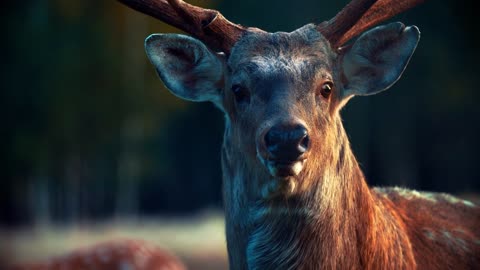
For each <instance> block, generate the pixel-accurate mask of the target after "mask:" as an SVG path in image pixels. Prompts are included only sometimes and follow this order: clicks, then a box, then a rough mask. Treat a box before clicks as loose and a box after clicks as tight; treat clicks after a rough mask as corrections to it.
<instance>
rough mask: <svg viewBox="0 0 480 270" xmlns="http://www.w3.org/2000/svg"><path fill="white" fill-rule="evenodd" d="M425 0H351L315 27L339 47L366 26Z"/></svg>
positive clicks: (333, 44)
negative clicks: (333, 15) (329, 18)
mask: <svg viewBox="0 0 480 270" xmlns="http://www.w3.org/2000/svg"><path fill="white" fill-rule="evenodd" d="M424 1H425V0H353V1H352V2H350V3H349V4H348V5H347V6H346V7H345V8H343V9H342V10H341V11H340V12H339V13H338V14H337V15H336V16H335V17H333V18H332V19H331V20H329V21H327V22H323V23H321V24H319V25H318V27H317V29H318V31H320V32H321V33H322V34H323V35H324V36H325V37H326V38H327V39H328V40H329V41H330V44H331V45H332V47H340V46H341V45H343V44H345V43H346V42H347V41H349V40H350V39H352V38H354V37H356V36H357V35H359V34H361V33H362V32H363V31H365V30H367V29H368V28H370V27H372V26H375V25H376V24H378V23H380V22H382V21H385V20H388V19H389V18H391V17H393V16H395V15H397V14H399V13H402V12H403V11H405V10H407V9H410V8H412V7H414V6H416V5H417V4H420V3H422V2H424Z"/></svg>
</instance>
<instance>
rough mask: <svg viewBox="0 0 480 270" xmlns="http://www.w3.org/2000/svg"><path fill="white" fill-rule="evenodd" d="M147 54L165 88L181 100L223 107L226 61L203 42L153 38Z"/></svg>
mask: <svg viewBox="0 0 480 270" xmlns="http://www.w3.org/2000/svg"><path fill="white" fill-rule="evenodd" d="M145 50H146V52H147V56H148V58H149V59H150V62H152V64H153V65H154V66H155V68H156V70H157V73H158V75H159V76H160V79H162V81H163V83H164V84H165V86H166V87H167V88H168V90H170V92H172V93H173V94H174V95H176V96H177V97H179V98H182V99H186V100H190V101H212V102H213V103H215V104H217V105H219V101H220V93H221V91H222V89H223V70H224V68H223V67H224V65H223V62H222V61H223V60H222V58H221V56H219V55H217V54H215V53H213V52H212V51H210V50H209V49H208V48H207V47H206V46H205V44H203V43H202V42H201V41H199V40H197V39H194V38H192V37H189V36H185V35H179V34H153V35H150V36H149V37H148V38H147V39H146V40H145Z"/></svg>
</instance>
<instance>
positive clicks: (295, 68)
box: [119, 0, 480, 269]
mask: <svg viewBox="0 0 480 270" xmlns="http://www.w3.org/2000/svg"><path fill="white" fill-rule="evenodd" d="M119 1H120V2H121V3H123V4H125V5H127V6H129V7H131V8H133V9H135V10H137V11H139V12H141V13H144V14H147V15H150V16H153V17H154V18H156V19H159V20H160V21H163V22H164V23H167V24H170V25H172V26H174V27H177V28H179V29H180V30H183V31H184V32H186V34H169V33H167V34H152V35H150V36H149V37H147V38H146V40H145V50H146V54H147V57H148V59H149V60H150V62H151V63H152V64H153V66H154V68H155V69H156V72H157V73H158V76H159V77H160V79H161V81H162V82H163V84H164V85H165V86H166V88H167V89H168V90H169V91H170V92H171V93H172V94H173V95H175V96H177V97H179V98H181V99H184V100H188V101H194V102H211V103H213V104H214V105H215V106H216V107H217V108H218V109H219V110H220V111H221V112H223V114H224V115H225V131H224V138H223V144H222V146H221V167H222V175H223V188H222V189H223V201H224V210H225V224H226V225H225V233H226V240H227V249H228V259H229V266H230V269H479V268H480V229H479V228H480V208H479V206H478V205H476V204H474V203H472V202H470V201H466V200H462V199H459V198H456V197H454V196H452V195H448V194H444V193H433V192H418V191H415V190H409V189H405V188H399V187H390V188H388V187H382V188H378V187H377V188H375V187H372V188H370V187H369V186H368V184H367V182H366V179H365V176H364V174H363V172H362V170H361V168H360V166H359V163H358V161H357V160H356V158H355V156H354V154H353V151H352V149H351V147H350V143H349V140H348V137H347V133H346V131H345V129H344V127H343V124H342V119H341V116H340V111H341V109H342V108H343V107H344V106H345V105H346V104H347V102H348V101H349V100H350V99H351V98H352V97H354V96H368V95H373V94H377V93H380V92H383V91H385V90H387V89H388V88H390V87H391V86H392V85H393V84H394V83H395V82H396V81H397V80H399V78H400V77H401V75H402V73H403V71H404V70H405V68H406V66H407V64H408V62H409V61H410V58H411V57H412V55H413V53H414V51H415V49H416V47H417V44H418V42H419V39H420V31H419V29H418V28H417V27H416V26H405V25H404V24H403V23H400V22H392V23H388V24H385V25H379V24H380V23H381V22H383V21H385V20H387V19H389V18H391V17H393V16H394V15H396V14H399V13H402V12H404V11H406V10H408V9H411V8H413V7H414V6H416V5H417V4H420V3H421V2H423V1H421V0H398V1H393V0H352V1H351V2H350V3H348V4H347V5H346V6H345V7H344V8H343V9H342V10H341V11H340V12H338V13H337V14H336V15H335V16H334V17H333V18H331V19H329V20H327V21H324V22H321V23H318V24H316V23H310V24H307V25H305V26H303V27H300V28H299V29H296V30H294V31H292V32H288V33H287V32H274V33H270V32H267V31H264V30H261V29H259V28H255V27H246V26H242V25H239V24H235V23H232V22H230V21H228V20H227V19H226V18H225V17H224V16H223V15H222V14H221V13H220V12H219V11H216V10H211V9H205V8H201V7H198V6H194V5H191V4H189V3H186V2H184V1H181V0H119ZM201 121H205V120H201Z"/></svg>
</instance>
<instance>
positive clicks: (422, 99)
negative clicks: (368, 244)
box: [0, 0, 480, 269]
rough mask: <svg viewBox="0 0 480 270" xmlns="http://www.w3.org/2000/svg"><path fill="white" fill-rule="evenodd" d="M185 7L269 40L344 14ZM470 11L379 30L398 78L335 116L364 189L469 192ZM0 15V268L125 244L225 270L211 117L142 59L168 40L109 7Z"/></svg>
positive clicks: (474, 159)
mask: <svg viewBox="0 0 480 270" xmlns="http://www.w3.org/2000/svg"><path fill="white" fill-rule="evenodd" d="M188 2H190V3H193V4H196V5H200V6H202V7H209V8H214V9H218V10H220V11H221V12H222V13H223V14H224V15H225V16H226V17H227V18H228V19H229V20H231V21H233V22H236V23H240V24H243V25H247V26H256V27H259V28H262V29H264V30H268V31H271V32H273V31H292V30H294V29H296V28H298V27H300V26H302V25H304V24H306V23H308V22H321V21H323V20H326V19H329V18H330V17H332V16H333V15H335V13H336V12H337V11H339V10H340V9H341V8H342V7H343V6H344V5H345V4H346V3H347V2H348V1H347V0H342V1H328V2H326V1H317V0H302V1H288V0H275V1H274V0H264V1H254V0H243V1H222V0H211V1H210V0H204V1H188ZM473 3H474V1H473V0H467V1H453V0H437V1H427V2H426V3H424V4H422V5H421V6H419V7H416V8H415V9H413V10H410V11H408V12H406V13H405V14H402V15H399V16H397V17H395V18H394V19H392V20H391V21H402V22H404V23H405V24H407V25H412V24H414V25H417V26H418V27H419V28H420V30H421V31H422V38H421V41H420V44H419V46H418V48H417V50H416V52H415V54H414V56H413V58H412V60H411V62H410V64H409V66H408V68H407V69H406V71H405V73H404V75H403V77H402V79H401V80H400V81H399V82H398V83H397V84H396V85H395V86H393V87H392V88H391V89H390V90H389V91H386V92H384V93H382V94H380V95H376V96H371V97H357V98H354V99H353V100H351V101H350V104H349V105H348V106H347V107H346V108H345V109H344V110H343V113H342V115H343V118H344V122H345V127H346V129H347V132H348V133H349V135H350V138H351V143H352V147H353V149H354V152H355V154H356V156H357V158H358V160H359V162H360V163H361V165H362V168H363V169H364V172H365V174H366V176H367V179H368V180H369V183H370V184H371V185H380V186H386V185H397V186H406V187H410V188H415V189H422V190H431V191H441V192H448V193H453V194H457V195H460V196H464V197H471V198H472V197H473V198H474V197H475V194H478V193H479V192H480V182H479V181H478V180H479V178H480V175H479V174H480V169H479V168H478V166H477V165H478V164H479V161H480V156H479V155H478V151H479V150H480V149H479V148H480V143H479V138H480V126H479V120H478V119H479V118H480V106H478V105H477V104H476V102H477V101H478V100H479V98H480V91H478V86H477V84H478V81H479V68H478V66H479V65H478V62H479V60H480V59H479V53H478V48H480V46H479V45H480V44H479V40H478V35H477V34H474V33H476V32H477V29H476V28H474V27H475V26H476V24H475V23H474V14H473V12H474V10H475V9H474V8H473ZM0 12H1V16H0V20H1V25H2V27H3V29H4V30H3V31H2V37H3V38H2V42H0V51H1V52H2V53H3V54H2V61H1V62H2V64H1V72H0V76H1V80H0V84H1V98H0V115H2V121H1V123H0V130H1V133H0V134H1V137H0V138H1V139H0V145H1V147H0V149H1V155H0V164H1V165H0V166H1V171H0V179H1V180H0V228H1V229H0V237H1V239H0V252H1V253H0V260H3V261H6V260H7V259H8V261H9V262H12V261H14V262H17V261H25V260H31V259H38V258H45V257H48V256H51V255H56V254H62V253H65V252H66V251H68V250H69V249H71V248H74V247H76V246H79V245H87V244H90V243H96V242H98V241H100V240H103V239H107V238H115V237H137V238H144V239H151V240H154V241H156V242H158V243H159V244H160V245H163V246H166V247H167V248H168V249H171V250H173V251H174V252H175V253H177V254H179V255H180V256H181V257H182V258H185V260H187V261H188V264H189V266H190V268H191V269H214V268H217V269H225V268H226V258H225V256H226V251H225V247H224V245H225V243H224V239H223V218H222V210H221V209H222V208H221V207H222V202H221V172H220V156H219V150H220V145H221V141H222V135H223V134H222V132H223V116H222V115H221V113H220V112H219V111H218V110H216V109H215V108H214V107H213V106H212V105H211V104H207V103H204V104H199V103H198V104H197V103H187V102H184V101H182V100H179V99H177V98H175V97H174V96H173V95H171V94H170V93H169V92H168V91H167V90H166V89H165V88H164V87H163V85H162V83H161V82H160V80H159V79H158V78H157V75H156V74H155V72H154V69H153V68H152V67H151V66H150V64H149V63H148V62H147V58H146V55H145V53H144V49H143V40H144V39H145V37H147V36H148V35H149V34H150V33H155V32H178V30H176V29H174V28H172V27H170V26H167V25H165V24H163V23H162V22H159V21H157V20H155V19H152V18H150V17H147V16H146V15H143V14H140V13H137V12H135V11H133V10H131V9H129V8H128V7H126V6H123V5H122V4H120V3H118V2H116V1H93V0H70V1H65V0H63V1H62V0H27V1H8V2H5V3H3V4H2V8H1V11H0ZM200 250H202V251H203V253H202V252H200ZM192 252H193V253H195V252H196V253H195V254H194V255H192V254H193V253H192ZM202 256H203V257H202ZM199 258H200V259H199Z"/></svg>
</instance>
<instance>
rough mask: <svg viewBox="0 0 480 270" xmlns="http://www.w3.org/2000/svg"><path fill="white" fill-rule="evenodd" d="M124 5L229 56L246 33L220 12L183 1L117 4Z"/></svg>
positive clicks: (141, 0)
mask: <svg viewBox="0 0 480 270" xmlns="http://www.w3.org/2000/svg"><path fill="white" fill-rule="evenodd" d="M118 1H120V2H122V3H124V4H125V5H127V6H129V7H131V8H133V9H135V10H137V11H139V12H141V13H145V14H147V15H150V16H152V17H154V18H157V19H159V20H161V21H163V22H165V23H167V24H170V25H172V26H174V27H177V28H179V29H181V30H183V31H185V32H187V33H189V34H191V35H193V36H195V37H196V38H198V39H200V40H202V41H204V42H205V43H206V44H207V45H208V46H209V47H210V48H211V49H215V50H220V51H223V52H225V53H227V54H228V53H229V52H230V49H231V48H232V47H233V45H234V44H235V43H236V42H237V40H238V39H239V38H240V37H241V36H242V35H243V34H244V33H245V32H246V31H247V30H246V28H245V27H243V26H241V25H238V24H234V23H232V22H230V21H228V20H227V19H226V18H225V17H223V16H222V14H220V12H218V11H216V10H212V9H204V8H200V7H196V6H193V5H190V4H188V3H185V2H184V1H182V0H118Z"/></svg>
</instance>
